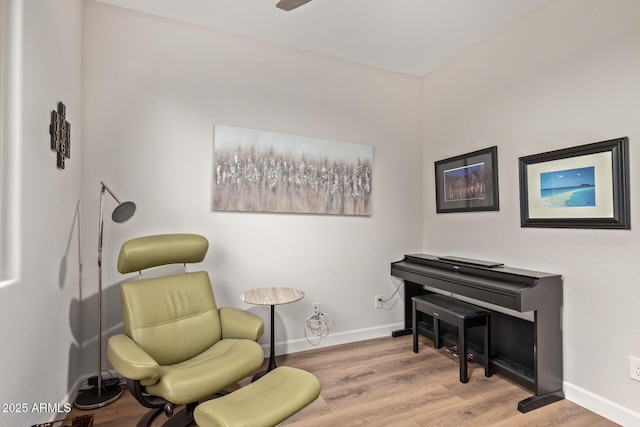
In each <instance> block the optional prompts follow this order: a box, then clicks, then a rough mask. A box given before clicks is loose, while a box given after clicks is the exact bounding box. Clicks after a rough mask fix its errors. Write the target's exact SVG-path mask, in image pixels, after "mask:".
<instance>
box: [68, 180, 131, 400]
mask: <svg viewBox="0 0 640 427" xmlns="http://www.w3.org/2000/svg"><path fill="white" fill-rule="evenodd" d="M100 186H101V187H100V221H99V225H98V227H99V230H98V380H97V383H96V386H95V387H94V388H92V389H90V390H86V391H83V392H81V393H80V394H78V397H77V398H76V400H75V402H74V405H75V406H76V408H78V409H95V408H101V407H103V406H106V405H108V404H110V403H112V402H114V401H116V400H117V399H118V398H119V397H120V396H122V392H123V389H122V386H120V384H118V383H117V382H116V383H115V384H107V383H103V381H102V234H103V228H104V223H103V221H102V210H103V199H104V192H105V191H107V192H108V193H109V194H111V197H113V198H114V199H115V201H116V202H118V206H116V208H115V209H114V210H113V213H112V214H111V219H112V220H113V222H115V223H118V224H120V223H123V222H126V221H128V220H129V219H130V218H131V217H132V216H133V214H134V213H135V212H136V204H135V203H133V202H121V201H120V200H118V198H117V197H116V195H115V194H113V191H111V189H110V188H109V187H107V185H106V184H105V183H104V182H102V181H100Z"/></svg>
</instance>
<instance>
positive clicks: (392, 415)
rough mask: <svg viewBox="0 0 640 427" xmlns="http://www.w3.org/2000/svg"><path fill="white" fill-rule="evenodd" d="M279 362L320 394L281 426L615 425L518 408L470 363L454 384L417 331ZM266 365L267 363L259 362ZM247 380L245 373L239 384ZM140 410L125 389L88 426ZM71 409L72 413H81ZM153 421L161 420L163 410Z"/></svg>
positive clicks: (125, 420) (577, 413)
mask: <svg viewBox="0 0 640 427" xmlns="http://www.w3.org/2000/svg"><path fill="white" fill-rule="evenodd" d="M277 361H278V365H279V366H280V365H287V366H295V367H298V368H302V369H305V370H308V371H309V372H312V373H313V374H315V375H316V376H317V377H318V379H319V380H320V383H321V385H322V392H321V394H320V397H319V398H318V399H317V400H316V401H315V402H313V403H312V404H311V405H309V406H308V407H306V408H305V409H303V410H302V411H301V412H299V413H298V414H296V415H294V416H293V417H292V418H290V419H289V420H287V421H285V422H284V423H283V424H282V426H285V425H286V426H296V427H298V426H314V427H315V426H318V427H323V426H328V427H345V426H360V425H363V426H364V425H366V426H385V427H387V426H400V427H417V426H451V425H456V426H474V427H475V426H498V427H514V426H527V427H530V426H555V425H558V426H560V425H561V426H563V427H571V426H576V427H577V426H580V427H582V426H594V427H598V426H616V425H617V424H615V423H613V422H611V421H609V420H607V419H605V418H603V417H601V416H599V415H597V414H594V413H593V412H590V411H588V410H586V409H584V408H582V407H580V406H578V405H576V404H575V403H572V402H569V401H568V400H566V399H565V400H561V401H559V402H556V403H553V404H551V405H548V406H545V407H543V408H540V409H537V410H534V411H531V412H529V413H526V414H522V413H520V412H518V409H517V404H518V402H519V401H520V400H522V399H525V398H527V397H530V396H531V395H532V393H531V392H529V391H528V390H526V389H524V388H522V387H520V386H518V385H515V384H514V383H512V382H510V381H508V380H506V379H504V378H502V377H500V376H498V375H493V376H492V377H491V378H486V377H485V376H484V368H482V366H480V365H478V364H476V363H470V364H469V371H470V375H471V377H470V379H469V382H468V383H467V384H462V383H460V381H459V379H458V377H459V373H458V372H459V371H458V360H457V358H455V357H453V356H452V355H450V354H449V353H446V352H445V351H444V349H441V350H435V349H433V343H432V342H431V341H430V340H429V339H428V338H425V337H420V353H419V354H415V353H413V351H412V343H411V336H405V337H398V338H391V337H388V338H379V339H375V340H368V341H361V342H357V343H351V344H345V345H341V346H336V347H328V348H321V349H315V350H310V351H306V352H301V353H295V354H291V355H284V356H279V357H278V359H277ZM265 366H266V364H265ZM248 383H249V378H245V379H244V380H243V381H241V382H240V383H239V384H238V385H239V386H244V385H246V384H248ZM145 411H146V409H145V408H143V407H141V406H140V405H139V404H138V403H137V402H136V401H135V400H134V399H133V397H131V396H130V395H129V394H128V392H125V395H124V396H123V397H122V398H120V399H119V400H118V401H117V402H115V403H113V404H111V405H109V406H106V407H104V408H100V409H98V410H95V411H93V412H94V414H95V421H94V426H99V427H116V426H117V427H123V426H124V427H127V426H135V424H136V422H137V420H138V419H139V418H140V416H141V415H142V414H143V413H144V412H145ZM86 413H87V412H86V411H79V410H76V409H74V410H73V412H72V413H71V414H70V417H73V416H77V415H83V414H86ZM160 418H161V419H160V420H156V422H155V423H154V426H155V425H160V424H161V422H162V421H163V419H164V415H162V416H161V417H160Z"/></svg>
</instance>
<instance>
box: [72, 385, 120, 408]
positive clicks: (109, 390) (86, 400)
mask: <svg viewBox="0 0 640 427" xmlns="http://www.w3.org/2000/svg"><path fill="white" fill-rule="evenodd" d="M123 392H124V389H123V388H122V386H121V385H120V384H115V385H109V386H105V385H103V386H102V392H101V393H100V394H98V388H97V387H96V388H94V389H91V390H87V391H83V392H80V394H78V397H77V398H76V401H75V402H73V405H74V406H75V407H76V408H78V409H97V408H102V407H103V406H107V405H108V404H110V403H113V402H115V401H116V400H118V399H119V398H120V396H122V393H123Z"/></svg>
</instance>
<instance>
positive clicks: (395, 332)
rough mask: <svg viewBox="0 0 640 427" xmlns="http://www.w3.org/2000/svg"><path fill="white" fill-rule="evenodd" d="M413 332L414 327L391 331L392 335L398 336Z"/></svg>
mask: <svg viewBox="0 0 640 427" xmlns="http://www.w3.org/2000/svg"><path fill="white" fill-rule="evenodd" d="M412 333H413V328H405V329H397V330H395V331H392V332H391V336H392V337H394V338H396V337H403V336H405V335H411V334H412Z"/></svg>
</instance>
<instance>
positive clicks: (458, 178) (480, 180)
mask: <svg viewBox="0 0 640 427" xmlns="http://www.w3.org/2000/svg"><path fill="white" fill-rule="evenodd" d="M435 178H436V180H435V182H436V212H437V213H452V212H475V211H498V210H500V197H499V190H498V147H497V146H493V147H489V148H485V149H482V150H478V151H473V152H471V153H467V154H462V155H460V156H455V157H450V158H448V159H444V160H439V161H437V162H435Z"/></svg>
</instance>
